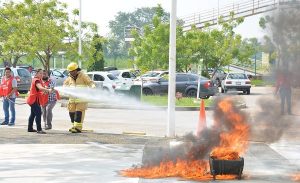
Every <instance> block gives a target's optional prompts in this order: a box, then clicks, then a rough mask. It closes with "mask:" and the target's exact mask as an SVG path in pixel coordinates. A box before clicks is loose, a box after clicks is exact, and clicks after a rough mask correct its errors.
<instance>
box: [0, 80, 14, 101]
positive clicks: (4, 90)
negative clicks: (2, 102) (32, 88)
mask: <svg viewBox="0 0 300 183" xmlns="http://www.w3.org/2000/svg"><path fill="white" fill-rule="evenodd" d="M13 80H14V77H13V76H11V77H10V78H9V79H6V77H3V79H2V82H1V91H0V94H1V96H4V97H6V96H7V95H8V94H10V92H11V91H12V90H13V88H12V81H13ZM15 94H16V97H17V96H19V93H18V91H16V92H15Z"/></svg>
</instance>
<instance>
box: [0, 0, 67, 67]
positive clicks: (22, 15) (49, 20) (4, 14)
mask: <svg viewBox="0 0 300 183" xmlns="http://www.w3.org/2000/svg"><path fill="white" fill-rule="evenodd" d="M66 8H67V6H66V4H64V3H60V2H59V1H57V0H49V1H45V0H40V1H33V0H25V1H24V2H20V3H14V2H12V1H11V2H9V3H7V4H4V7H3V8H2V9H1V20H0V23H1V25H2V30H3V32H5V33H4V34H3V37H2V40H1V41H2V43H3V52H4V53H12V55H13V56H18V55H20V54H27V55H29V56H30V55H34V56H36V57H37V58H38V59H39V60H40V61H41V63H42V65H43V67H44V69H46V70H49V68H50V59H51V57H52V56H53V54H55V53H57V52H58V51H60V50H63V49H64V48H65V46H66V44H65V43H64V42H63V40H64V39H65V38H66V37H70V34H69V31H70V28H72V26H71V24H70V23H69V21H68V13H67V9H66Z"/></svg>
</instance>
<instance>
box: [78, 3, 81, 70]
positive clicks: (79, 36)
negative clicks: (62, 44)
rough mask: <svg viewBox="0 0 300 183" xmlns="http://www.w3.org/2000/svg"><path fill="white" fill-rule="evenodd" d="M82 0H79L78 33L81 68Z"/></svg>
mask: <svg viewBox="0 0 300 183" xmlns="http://www.w3.org/2000/svg"><path fill="white" fill-rule="evenodd" d="M81 11H82V9H81V0H79V33H78V34H79V35H78V55H79V59H78V65H79V68H81V54H82V48H81V14H82V13H81Z"/></svg>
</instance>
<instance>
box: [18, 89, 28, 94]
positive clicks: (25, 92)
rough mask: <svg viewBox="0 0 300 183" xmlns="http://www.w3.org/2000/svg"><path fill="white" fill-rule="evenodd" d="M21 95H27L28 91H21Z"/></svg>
mask: <svg viewBox="0 0 300 183" xmlns="http://www.w3.org/2000/svg"><path fill="white" fill-rule="evenodd" d="M19 93H20V94H27V93H28V91H27V90H21V91H19Z"/></svg>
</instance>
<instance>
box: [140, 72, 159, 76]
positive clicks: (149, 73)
mask: <svg viewBox="0 0 300 183" xmlns="http://www.w3.org/2000/svg"><path fill="white" fill-rule="evenodd" d="M159 74H160V73H159V72H147V73H146V74H143V75H142V77H156V76H158V75H159Z"/></svg>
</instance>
